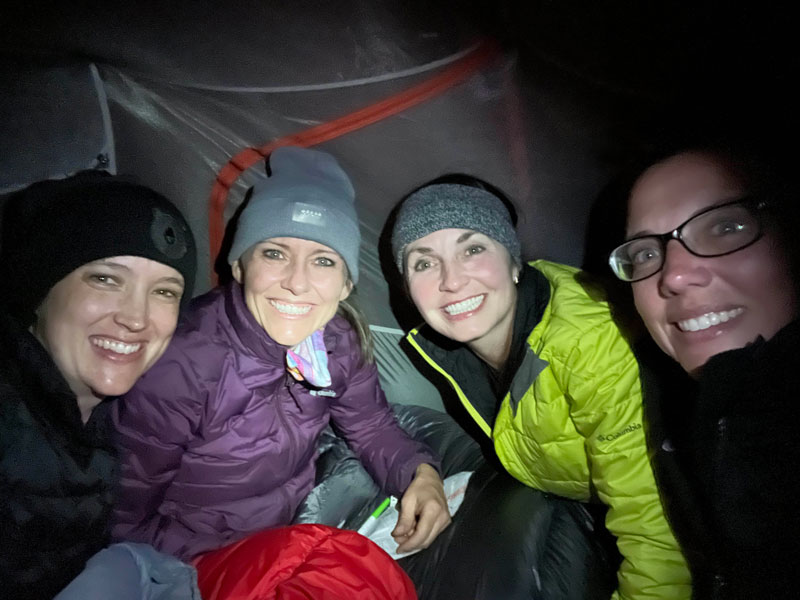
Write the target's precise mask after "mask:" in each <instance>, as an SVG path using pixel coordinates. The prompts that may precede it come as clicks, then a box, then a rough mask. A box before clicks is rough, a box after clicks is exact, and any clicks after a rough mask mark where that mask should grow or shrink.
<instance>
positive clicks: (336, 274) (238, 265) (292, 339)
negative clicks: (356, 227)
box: [233, 237, 352, 346]
mask: <svg viewBox="0 0 800 600" xmlns="http://www.w3.org/2000/svg"><path fill="white" fill-rule="evenodd" d="M233 276H234V278H235V279H236V281H238V282H239V283H240V284H242V286H243V288H244V299H245V303H246V304H247V308H248V309H249V310H250V312H251V313H252V315H253V317H255V319H256V321H257V322H258V324H259V325H261V327H263V328H264V330H265V331H266V332H267V333H268V334H269V336H270V337H271V338H272V339H273V340H275V341H276V342H278V343H279V344H281V345H283V346H294V345H296V344H298V343H300V342H302V341H303V340H304V339H305V338H307V337H308V336H309V335H311V334H312V333H314V331H316V330H317V329H321V328H323V327H324V326H325V325H326V324H327V323H328V321H330V320H331V319H332V318H333V316H334V315H335V314H336V310H337V309H338V308H339V302H340V301H341V300H344V299H345V298H347V296H349V295H350V290H351V289H352V284H351V283H350V281H349V279H348V276H347V269H346V267H345V263H344V260H342V257H341V256H339V254H338V253H337V252H336V251H335V250H332V249H331V248H329V247H328V246H324V245H322V244H319V243H317V242H312V241H309V240H303V239H299V238H291V237H283V238H272V239H269V240H266V241H264V242H261V243H258V244H256V245H255V246H253V247H252V248H251V249H250V250H248V251H247V252H245V253H244V255H243V256H242V257H241V258H240V259H239V260H238V261H236V262H235V263H234V264H233Z"/></svg>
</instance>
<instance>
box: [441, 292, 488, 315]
mask: <svg viewBox="0 0 800 600" xmlns="http://www.w3.org/2000/svg"><path fill="white" fill-rule="evenodd" d="M483 298H484V295H483V294H481V295H480V296H473V297H472V298H467V299H466V300H462V301H461V302H456V303H455V304H448V305H447V306H445V307H444V310H445V311H446V312H447V314H448V315H460V314H461V313H465V312H469V311H471V310H475V309H476V308H478V307H479V306H480V305H481V303H482V302H483Z"/></svg>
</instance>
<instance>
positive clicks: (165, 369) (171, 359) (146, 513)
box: [112, 341, 205, 556]
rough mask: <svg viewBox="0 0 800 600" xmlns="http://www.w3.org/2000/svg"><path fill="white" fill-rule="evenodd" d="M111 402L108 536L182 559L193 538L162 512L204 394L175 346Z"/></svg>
mask: <svg viewBox="0 0 800 600" xmlns="http://www.w3.org/2000/svg"><path fill="white" fill-rule="evenodd" d="M172 343H173V346H171V347H170V349H168V351H167V353H166V354H165V355H164V356H162V357H161V359H160V360H159V361H158V362H157V363H156V364H155V365H154V366H153V367H152V368H151V369H150V371H148V372H147V373H146V374H145V375H144V376H143V377H142V378H141V379H140V380H139V381H138V382H137V384H136V385H135V386H134V388H133V389H132V390H131V391H130V392H128V394H126V395H125V396H123V397H122V398H120V399H119V401H118V402H116V403H115V407H114V411H113V414H112V418H113V421H114V425H115V427H116V430H117V432H116V444H117V449H118V452H119V458H120V485H119V487H118V498H117V502H116V505H115V508H114V518H113V529H112V536H113V537H114V539H116V540H120V541H136V542H144V543H147V544H151V545H153V546H155V547H156V548H157V549H158V550H161V551H163V552H166V553H170V554H175V555H179V556H180V555H181V550H182V547H183V542H185V541H186V540H187V538H188V537H189V536H193V535H194V534H193V533H192V532H191V531H188V530H187V529H186V528H185V527H184V526H183V525H181V523H180V522H178V521H177V520H176V519H174V518H172V517H170V516H169V515H167V514H165V513H164V512H163V510H162V503H163V501H164V496H165V494H166V492H167V490H168V488H169V486H170V484H171V483H172V481H173V479H174V478H175V476H176V474H177V472H178V469H179V467H180V465H181V460H182V457H183V454H184V452H185V450H186V446H187V444H188V442H189V440H190V439H192V437H193V435H194V431H195V430H196V428H197V426H198V423H199V421H200V407H201V405H202V401H203V399H204V397H205V396H204V395H205V392H204V391H203V390H202V389H200V386H199V384H198V383H196V382H197V381H198V377H197V375H196V374H195V373H194V372H193V370H192V369H191V366H190V365H189V364H188V361H187V360H186V359H185V358H184V356H181V352H180V350H179V349H178V347H177V344H175V342H174V341H173V342H172Z"/></svg>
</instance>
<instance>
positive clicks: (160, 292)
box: [153, 288, 183, 300]
mask: <svg viewBox="0 0 800 600" xmlns="http://www.w3.org/2000/svg"><path fill="white" fill-rule="evenodd" d="M153 293H154V294H155V295H156V296H160V297H161V298H164V299H166V300H180V299H181V297H182V296H183V290H174V289H171V288H158V289H156V290H154V292H153Z"/></svg>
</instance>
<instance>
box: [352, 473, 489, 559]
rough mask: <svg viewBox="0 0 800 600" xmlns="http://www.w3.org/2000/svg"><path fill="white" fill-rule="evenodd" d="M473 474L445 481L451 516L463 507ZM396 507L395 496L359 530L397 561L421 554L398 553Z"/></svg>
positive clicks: (461, 474)
mask: <svg viewBox="0 0 800 600" xmlns="http://www.w3.org/2000/svg"><path fill="white" fill-rule="evenodd" d="M473 472H474V471H462V472H461V473H456V474H455V475H451V476H450V477H447V478H446V479H445V480H444V493H445V496H446V497H447V508H448V509H449V510H450V515H451V516H452V515H455V514H456V511H457V510H458V509H459V507H460V506H461V502H462V501H463V500H464V494H465V492H466V491H467V484H468V483H469V478H470V477H472V473H473ZM396 505H397V498H395V497H394V496H391V497H389V498H387V499H386V500H384V502H383V503H382V504H381V505H380V506H379V507H378V508H377V510H375V512H373V513H372V515H371V516H370V517H369V518H368V519H367V520H366V521H365V522H364V524H363V525H362V526H361V527H360V528H359V529H358V533H360V534H361V535H363V536H366V537H368V538H369V539H370V540H372V541H373V542H375V543H376V544H378V546H380V547H381V548H382V549H383V550H384V551H385V552H386V553H387V554H389V556H391V557H392V558H394V559H395V560H397V559H398V558H403V557H406V556H411V555H412V554H415V553H416V552H419V550H412V551H411V552H404V553H402V554H398V553H397V542H396V541H395V540H394V538H393V537H392V530H393V529H394V528H395V526H396V525H397V519H398V517H399V516H400V513H399V512H398V510H397V508H396Z"/></svg>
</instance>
